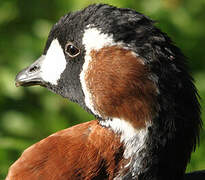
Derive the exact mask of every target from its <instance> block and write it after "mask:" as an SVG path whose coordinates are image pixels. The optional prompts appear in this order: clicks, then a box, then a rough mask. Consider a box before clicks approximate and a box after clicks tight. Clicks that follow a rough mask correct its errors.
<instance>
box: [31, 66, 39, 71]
mask: <svg viewBox="0 0 205 180" xmlns="http://www.w3.org/2000/svg"><path fill="white" fill-rule="evenodd" d="M38 69H39V66H37V65H35V66H33V67H32V68H31V69H29V72H30V73H33V72H35V71H37V70H38Z"/></svg>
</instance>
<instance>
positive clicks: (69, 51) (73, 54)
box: [65, 43, 80, 57]
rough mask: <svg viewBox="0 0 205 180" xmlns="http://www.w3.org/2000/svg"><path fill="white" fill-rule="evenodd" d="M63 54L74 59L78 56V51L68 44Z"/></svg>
mask: <svg viewBox="0 0 205 180" xmlns="http://www.w3.org/2000/svg"><path fill="white" fill-rule="evenodd" d="M65 52H66V54H68V55H69V56H70V57H76V56H77V55H79V54H80V50H79V49H78V48H77V47H75V46H74V45H73V44H72V43H68V44H66V46H65Z"/></svg>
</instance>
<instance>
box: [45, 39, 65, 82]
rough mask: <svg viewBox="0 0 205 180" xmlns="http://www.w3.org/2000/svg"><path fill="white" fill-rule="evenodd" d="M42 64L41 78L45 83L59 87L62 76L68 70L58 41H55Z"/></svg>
mask: <svg viewBox="0 0 205 180" xmlns="http://www.w3.org/2000/svg"><path fill="white" fill-rule="evenodd" d="M43 58H44V59H43V60H42V64H41V77H42V79H43V80H44V81H46V82H49V83H51V84H53V85H57V82H58V80H59V79H60V76H61V74H62V73H63V71H64V70H65V68H66V64H67V62H66V59H65V55H64V53H63V49H62V48H61V46H60V44H59V42H58V40H57V39H54V40H53V41H52V43H51V45H50V47H49V49H48V51H47V54H46V55H45V56H44V57H43Z"/></svg>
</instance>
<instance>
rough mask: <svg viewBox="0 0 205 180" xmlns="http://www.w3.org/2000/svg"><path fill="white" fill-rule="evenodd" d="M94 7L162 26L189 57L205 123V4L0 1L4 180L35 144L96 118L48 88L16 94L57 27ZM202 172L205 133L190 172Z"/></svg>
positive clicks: (0, 171) (0, 174)
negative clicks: (132, 12)
mask: <svg viewBox="0 0 205 180" xmlns="http://www.w3.org/2000/svg"><path fill="white" fill-rule="evenodd" d="M94 2H102V3H109V4H113V5H115V6H118V7H129V8H133V9H136V10H137V11H139V12H141V13H144V14H146V15H148V16H150V17H151V18H152V19H154V20H157V21H158V23H157V26H159V27H160V28H161V29H162V30H163V31H165V32H167V33H168V35H169V36H170V37H171V38H172V39H173V40H174V41H175V42H176V44H177V45H178V46H179V47H180V48H181V49H182V50H183V52H184V53H185V54H186V56H187V57H189V65H190V68H191V71H192V74H193V76H194V78H195V81H196V86H197V88H198V90H199V94H200V96H201V98H202V100H201V105H202V118H203V119H204V107H205V103H204V100H205V0H197V1H196V0H186V1H185V0H127V1H125V0H121V1H119V0H109V1H95V0H92V1H91V0H90V1H89V0H81V1H80V0H73V1H71V0H70V1H69V0H60V1H59V0H43V1H42V0H35V1H34V0H33V1H28V0H0V179H4V177H5V175H6V173H7V171H8V167H9V166H10V165H11V164H12V163H13V162H14V161H15V160H16V159H17V158H18V157H19V156H20V154H21V153H22V151H23V150H24V149H25V148H27V147H28V146H30V145H31V144H33V143H35V142H37V141H39V140H40V139H42V138H44V137H46V136H48V135H50V134H51V133H54V132H56V131H58V130H60V129H64V128H67V127H70V126H72V125H74V124H78V123H81V122H82V121H81V120H82V119H83V120H84V121H88V120H89V119H92V118H93V117H92V116H91V115H88V114H87V113H86V112H84V111H83V110H82V109H81V108H80V107H79V106H78V105H76V104H73V103H71V102H69V101H68V100H66V99H63V98H62V97H60V96H58V95H55V94H53V93H51V92H49V91H48V90H46V89H44V88H41V87H29V88H22V87H20V88H16V87H15V85H14V79H15V75H16V74H17V72H18V71H20V70H21V69H22V68H24V67H25V66H27V65H29V64H30V63H31V62H33V61H34V60H35V59H36V58H38V57H39V56H40V55H41V53H42V50H43V48H44V45H45V42H46V39H47V35H48V33H49V30H50V28H51V26H52V24H54V23H55V22H56V21H57V20H58V19H59V18H60V17H61V16H62V15H64V14H66V13H67V12H69V11H74V10H77V9H81V8H83V7H85V6H87V5H88V4H91V3H94ZM199 169H205V131H202V132H201V143H200V147H199V148H197V149H196V152H195V153H193V154H192V159H191V162H190V164H189V166H188V168H187V171H193V170H199Z"/></svg>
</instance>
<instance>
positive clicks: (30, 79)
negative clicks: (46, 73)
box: [15, 55, 45, 87]
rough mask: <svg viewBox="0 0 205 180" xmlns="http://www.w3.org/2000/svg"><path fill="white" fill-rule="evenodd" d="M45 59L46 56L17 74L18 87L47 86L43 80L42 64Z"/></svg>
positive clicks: (16, 82)
mask: <svg viewBox="0 0 205 180" xmlns="http://www.w3.org/2000/svg"><path fill="white" fill-rule="evenodd" d="M44 57H45V56H44V55H43V56H41V57H40V58H39V59H37V60H36V61H35V62H34V63H33V64H31V65H30V66H29V67H27V68H25V69H23V70H22V71H21V72H19V73H18V74H17V76H16V79H15V84H16V87H19V86H34V85H42V86H43V85H44V84H45V82H44V81H43V79H42V78H41V64H42V60H43V59H44Z"/></svg>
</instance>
